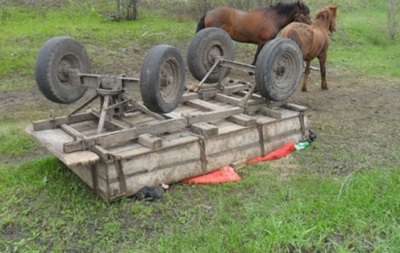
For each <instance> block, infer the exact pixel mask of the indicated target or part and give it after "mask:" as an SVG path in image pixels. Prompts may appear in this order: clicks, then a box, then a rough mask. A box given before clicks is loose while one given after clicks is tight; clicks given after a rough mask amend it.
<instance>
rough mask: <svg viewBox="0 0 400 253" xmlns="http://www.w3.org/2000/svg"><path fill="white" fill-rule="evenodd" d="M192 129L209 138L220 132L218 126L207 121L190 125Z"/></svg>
mask: <svg viewBox="0 0 400 253" xmlns="http://www.w3.org/2000/svg"><path fill="white" fill-rule="evenodd" d="M190 130H192V132H194V133H196V134H199V135H201V136H204V137H207V138H208V137H210V136H214V135H217V134H218V127H216V126H214V125H211V124H209V123H206V122H199V123H196V124H193V125H192V126H191V127H190Z"/></svg>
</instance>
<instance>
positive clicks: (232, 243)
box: [0, 0, 400, 252]
mask: <svg viewBox="0 0 400 253" xmlns="http://www.w3.org/2000/svg"><path fill="white" fill-rule="evenodd" d="M310 2H311V4H310V6H311V7H312V13H313V14H315V12H316V10H317V9H318V8H319V7H320V6H322V3H321V2H320V1H316V0H315V1H310ZM330 2H334V1H330ZM337 3H339V5H340V7H339V8H340V9H339V10H338V11H339V14H338V15H339V17H338V26H339V30H338V32H337V33H336V34H335V35H333V36H332V44H331V49H330V50H331V51H332V52H334V53H332V54H330V55H329V58H328V60H329V64H330V66H334V67H335V68H338V69H347V70H348V71H352V72H354V73H357V75H362V76H367V77H371V78H372V77H375V76H379V77H381V78H383V79H385V78H387V79H389V78H390V79H392V78H395V79H396V80H397V78H399V77H400V62H399V61H398V59H399V57H400V43H399V40H400V39H399V37H396V39H395V40H390V39H389V38H388V36H387V34H386V29H387V28H386V3H385V1H376V0H374V1H372V0H369V1H352V2H350V1H344V0H343V1H337ZM369 6H374V8H373V9H372V8H369ZM102 14H103V12H99V9H98V8H96V7H94V6H93V5H89V4H85V1H82V4H81V5H79V4H76V3H71V2H70V3H69V4H67V5H62V6H61V7H57V8H56V7H52V8H50V9H46V8H44V7H37V8H33V7H22V6H20V5H5V6H3V7H1V9H0V50H1V54H0V92H2V93H3V94H9V93H12V92H21V94H25V93H28V94H29V92H30V91H31V90H32V89H33V88H32V87H34V86H35V83H34V74H33V69H34V64H35V57H36V54H37V52H38V50H39V48H40V46H41V45H42V44H43V43H44V41H46V40H47V39H49V38H50V37H53V36H58V35H69V36H72V37H74V38H76V39H77V40H78V41H80V42H82V43H83V44H84V45H85V46H86V48H87V50H88V52H89V55H90V57H91V60H92V65H93V71H94V72H100V73H102V72H105V71H107V73H133V74H137V72H136V70H135V69H133V67H132V66H134V67H140V61H141V59H142V58H143V56H144V54H145V52H147V50H148V49H149V48H150V47H151V46H152V45H154V44H157V43H169V44H172V45H175V46H177V47H179V48H182V49H183V50H184V48H185V47H186V45H187V42H188V41H189V40H190V38H191V36H192V35H193V33H194V28H195V23H196V21H195V20H189V19H185V20H182V19H178V18H170V17H169V18H167V17H165V16H164V15H165V14H163V15H161V14H157V13H154V12H153V11H149V10H147V9H141V10H140V18H139V20H137V21H134V22H125V21H124V22H112V21H109V20H108V19H107V18H106V17H105V16H104V15H102ZM240 49H241V50H242V52H241V54H242V55H250V57H249V59H251V57H252V53H253V50H254V47H252V46H244V45H242V46H240ZM132 55H135V57H132ZM136 56H137V57H136ZM138 62H139V63H138ZM130 63H132V65H130ZM12 94H14V93H12ZM4 97H5V96H4ZM24 99H26V103H29V102H30V103H32V101H29V100H30V99H35V98H30V97H29V96H25V98H24ZM33 102H35V101H33ZM1 106H2V107H4V108H6V107H5V105H4V104H3V103H2V104H1ZM58 108H59V107H57V106H54V110H55V111H57V110H58ZM32 110H33V109H32ZM40 110H41V111H40ZM46 110H48V109H47V108H40V109H38V108H35V111H28V112H26V113H24V114H19V113H13V112H9V111H6V110H2V111H1V112H2V115H0V140H1V141H0V161H2V162H0V196H1V198H2V199H1V201H0V252H397V251H398V249H399V248H400V220H399V217H400V198H399V188H398V187H399V184H400V165H397V166H388V164H390V163H386V162H384V161H382V162H376V163H373V164H374V166H373V167H370V166H364V165H365V164H366V163H367V162H365V160H366V159H368V158H366V155H364V154H363V153H362V151H360V150H357V152H355V153H352V154H348V153H345V152H344V151H342V149H341V148H342V147H335V151H337V152H336V153H334V154H332V156H333V158H332V159H334V160H335V162H336V163H340V162H348V161H349V160H351V161H352V162H353V163H354V164H353V165H352V167H351V168H352V170H351V171H347V172H346V173H334V172H331V171H330V170H326V171H324V173H321V172H320V171H319V170H318V169H319V168H320V167H323V166H324V164H325V163H326V161H325V160H324V159H326V157H324V156H323V155H322V154H321V153H320V150H321V149H322V148H324V147H325V146H324V147H322V148H321V147H320V146H323V144H320V143H318V142H317V143H315V144H314V146H313V148H311V149H307V150H303V151H299V152H295V153H293V154H292V155H291V157H290V158H285V159H287V160H285V161H286V162H287V163H289V164H286V166H285V168H286V167H287V168H289V169H290V168H291V167H293V168H294V169H293V170H292V171H290V172H287V173H286V172H285V173H284V172H282V168H280V167H279V165H278V166H276V165H274V163H273V162H267V163H260V164H256V165H250V166H246V167H244V168H241V169H239V170H238V173H239V174H240V175H241V176H242V178H243V180H241V181H239V182H235V183H227V184H223V185H211V186H200V185H186V184H181V183H178V184H175V185H173V186H172V187H171V189H170V190H168V191H167V192H166V193H165V194H164V195H163V197H162V198H161V199H160V200H157V201H155V202H146V201H138V200H136V199H132V198H127V199H123V200H121V201H117V202H115V203H112V204H107V203H105V202H103V201H102V200H101V199H100V198H98V197H96V196H94V195H93V194H92V192H91V190H90V189H89V188H88V187H87V186H86V185H85V184H84V183H83V182H82V181H81V180H80V179H78V178H77V177H76V176H75V175H74V174H73V173H72V172H71V171H69V170H68V169H67V168H65V166H64V165H63V164H62V163H61V162H59V161H58V160H57V159H56V158H55V157H54V156H51V155H48V154H43V155H40V154H42V153H41V152H42V151H41V150H42V148H41V147H40V145H39V144H38V143H36V142H35V141H34V140H33V139H32V138H31V137H30V136H29V135H27V134H26V133H25V132H24V128H25V127H26V125H27V124H28V123H29V122H30V121H31V120H34V119H38V118H36V117H37V115H41V113H45V112H43V111H46ZM21 115H23V116H21ZM397 116H398V115H397ZM393 122H394V124H397V123H398V120H394V121H393ZM324 130H325V131H331V132H332V133H333V132H341V131H342V130H343V129H341V128H340V126H337V125H332V128H331V129H328V128H325V129H324ZM342 132H345V131H342ZM347 138H349V139H351V138H354V139H355V141H357V140H356V138H357V137H354V136H347ZM374 138H375V137H374V136H372V134H371V140H373V139H374ZM387 138H388V139H396V138H397V139H398V138H399V135H398V133H397V132H396V133H394V134H393V135H391V136H388V137H387ZM378 151H379V150H377V152H378ZM393 152H394V153H395V154H400V150H399V148H398V147H397V148H396V149H394V150H393ZM38 154H39V155H38ZM305 157H306V158H307V159H308V160H309V162H308V163H307V164H309V165H310V166H309V167H308V168H307V169H296V168H299V167H301V163H302V161H303V160H304V159H306V158H305ZM379 159H382V160H384V159H386V158H385V157H380V158H379ZM3 161H6V162H3ZM365 167H367V168H365ZM360 168H363V169H360Z"/></svg>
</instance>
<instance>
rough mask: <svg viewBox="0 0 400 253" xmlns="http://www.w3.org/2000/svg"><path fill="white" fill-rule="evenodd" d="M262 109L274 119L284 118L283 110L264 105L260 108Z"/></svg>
mask: <svg viewBox="0 0 400 253" xmlns="http://www.w3.org/2000/svg"><path fill="white" fill-rule="evenodd" d="M260 111H261V112H262V113H263V114H264V115H266V116H268V117H272V118H274V119H282V118H283V115H282V112H281V111H279V110H276V109H272V108H267V107H263V108H261V109H260Z"/></svg>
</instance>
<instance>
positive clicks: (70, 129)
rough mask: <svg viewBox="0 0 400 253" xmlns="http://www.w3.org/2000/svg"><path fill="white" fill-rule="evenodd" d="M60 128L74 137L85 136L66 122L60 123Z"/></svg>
mask: <svg viewBox="0 0 400 253" xmlns="http://www.w3.org/2000/svg"><path fill="white" fill-rule="evenodd" d="M60 129H62V130H63V131H64V132H66V133H67V134H68V135H69V136H71V137H73V138H75V139H83V138H85V136H84V135H83V134H82V133H81V132H79V131H78V130H76V129H75V128H73V127H71V126H69V125H67V124H62V125H61V126H60Z"/></svg>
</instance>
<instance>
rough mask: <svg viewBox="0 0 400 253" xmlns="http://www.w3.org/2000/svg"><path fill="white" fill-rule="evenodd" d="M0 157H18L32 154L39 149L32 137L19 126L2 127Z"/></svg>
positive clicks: (0, 129)
mask: <svg viewBox="0 0 400 253" xmlns="http://www.w3.org/2000/svg"><path fill="white" fill-rule="evenodd" d="M0 139H1V140H2V142H1V145H0V157H1V156H6V157H16V156H21V155H25V154H26V153H29V152H32V151H34V150H35V149H37V148H38V147H39V145H38V143H37V142H36V141H34V140H33V139H32V138H31V136H29V135H28V134H27V133H25V132H24V129H23V128H22V127H21V126H20V125H17V124H1V125H0Z"/></svg>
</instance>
